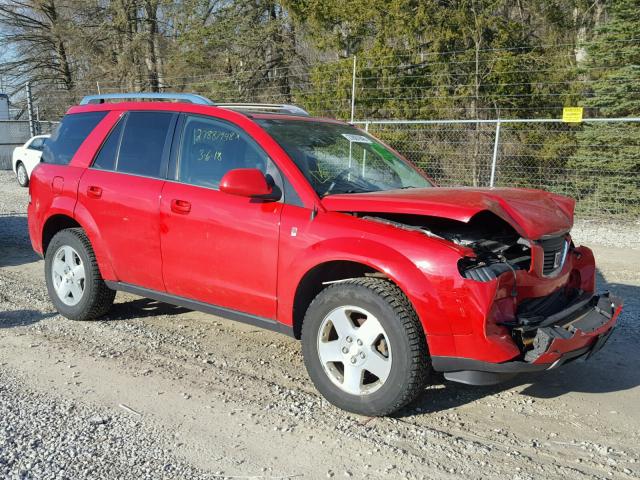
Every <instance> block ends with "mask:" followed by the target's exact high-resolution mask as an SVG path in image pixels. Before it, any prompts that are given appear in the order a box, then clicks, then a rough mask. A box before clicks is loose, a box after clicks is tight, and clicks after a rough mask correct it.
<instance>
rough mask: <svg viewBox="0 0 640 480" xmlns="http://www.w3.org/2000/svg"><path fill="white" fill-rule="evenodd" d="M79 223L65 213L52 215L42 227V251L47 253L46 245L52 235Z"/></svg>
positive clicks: (75, 226)
mask: <svg viewBox="0 0 640 480" xmlns="http://www.w3.org/2000/svg"><path fill="white" fill-rule="evenodd" d="M77 227H80V224H79V223H78V222H76V221H75V220H74V219H73V218H71V217H68V216H67V215H52V216H51V217H49V218H48V219H47V222H46V223H45V224H44V228H43V229H42V253H43V254H44V255H46V254H47V247H49V242H51V239H52V238H53V236H54V235H55V234H56V233H58V232H59V231H60V230H64V229H65V228H77Z"/></svg>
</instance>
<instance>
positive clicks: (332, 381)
mask: <svg viewBox="0 0 640 480" xmlns="http://www.w3.org/2000/svg"><path fill="white" fill-rule="evenodd" d="M302 351H303V354H304V362H305V365H306V367H307V371H308V372H309V376H310V377H311V380H312V381H313V383H314V384H315V386H316V388H317V389H318V391H320V393H321V394H322V395H323V396H324V397H325V398H326V399H327V400H328V401H329V402H331V403H332V404H334V405H335V406H337V407H339V408H341V409H343V410H347V411H350V412H353V413H357V414H361V415H369V416H383V415H389V414H391V413H393V412H395V411H397V410H399V409H400V408H402V407H404V406H405V405H407V404H408V403H410V402H412V401H413V400H415V399H416V397H417V396H418V395H419V394H420V393H421V392H422V391H423V390H424V387H425V386H426V384H427V382H428V381H429V378H430V374H431V361H430V358H429V353H428V350H427V345H426V340H425V336H424V333H423V329H422V325H421V324H420V321H419V320H418V316H417V315H416V313H415V311H414V310H413V307H412V306H411V304H410V302H409V300H408V299H407V297H406V296H405V295H404V294H403V293H402V291H401V290H400V289H399V288H398V287H397V286H396V285H394V284H393V283H391V282H389V281H388V280H385V279H381V278H372V277H364V278H356V279H352V280H346V281H343V282H339V283H335V284H333V285H331V286H329V287H327V288H325V289H324V290H323V291H322V292H320V293H319V294H318V296H317V297H316V298H315V299H314V300H313V302H312V303H311V305H310V306H309V308H308V310H307V313H306V315H305V319H304V323H303V325H302Z"/></svg>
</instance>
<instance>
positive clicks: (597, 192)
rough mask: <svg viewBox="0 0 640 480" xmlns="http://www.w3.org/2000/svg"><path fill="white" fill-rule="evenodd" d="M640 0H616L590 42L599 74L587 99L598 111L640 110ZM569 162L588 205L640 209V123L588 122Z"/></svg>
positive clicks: (590, 63)
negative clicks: (639, 46)
mask: <svg viewBox="0 0 640 480" xmlns="http://www.w3.org/2000/svg"><path fill="white" fill-rule="evenodd" d="M638 38H640V2H639V1H638V0H615V1H614V2H613V3H612V4H611V6H610V9H609V19H608V21H606V22H605V23H604V24H602V25H600V26H599V27H598V29H597V31H596V36H595V38H594V39H593V41H592V42H590V43H589V44H587V45H585V50H586V52H587V55H588V57H587V60H586V67H587V69H588V71H589V73H590V78H591V79H592V80H593V81H592V82H591V83H590V91H589V92H588V93H589V94H590V96H589V98H587V100H586V101H585V102H584V104H585V106H586V107H588V111H589V113H590V116H593V117H627V116H636V117H637V116H639V115H640V90H638V85H640V49H639V48H638V44H637V39H638ZM579 128H581V130H580V131H579V132H578V133H577V135H576V138H577V140H578V145H579V147H578V149H577V151H576V154H575V155H574V157H573V158H572V159H571V161H570V162H569V164H568V166H569V168H570V172H569V174H570V175H572V176H575V178H576V181H575V184H576V188H577V192H576V193H577V194H578V196H579V197H580V199H581V200H582V202H581V203H580V204H579V205H581V206H582V208H590V209H592V208H600V209H602V210H608V211H610V212H611V213H627V214H629V213H631V214H638V213H640V155H639V152H640V123H626V122H625V123H586V124H584V125H583V126H581V127H579Z"/></svg>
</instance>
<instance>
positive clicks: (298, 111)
mask: <svg viewBox="0 0 640 480" xmlns="http://www.w3.org/2000/svg"><path fill="white" fill-rule="evenodd" d="M215 106H216V107H219V108H227V109H229V110H242V111H244V110H250V111H257V112H273V113H290V114H293V115H302V116H305V117H308V116H309V112H307V111H306V110H305V109H303V108H300V107H298V106H297V105H288V104H285V103H216V104H215Z"/></svg>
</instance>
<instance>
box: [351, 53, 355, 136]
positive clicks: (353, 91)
mask: <svg viewBox="0 0 640 480" xmlns="http://www.w3.org/2000/svg"><path fill="white" fill-rule="evenodd" d="M355 113H356V56H355V55H354V56H353V73H352V75H351V123H353V119H354V117H355Z"/></svg>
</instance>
